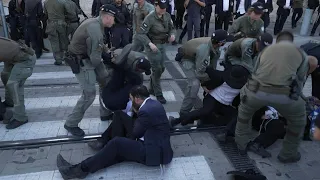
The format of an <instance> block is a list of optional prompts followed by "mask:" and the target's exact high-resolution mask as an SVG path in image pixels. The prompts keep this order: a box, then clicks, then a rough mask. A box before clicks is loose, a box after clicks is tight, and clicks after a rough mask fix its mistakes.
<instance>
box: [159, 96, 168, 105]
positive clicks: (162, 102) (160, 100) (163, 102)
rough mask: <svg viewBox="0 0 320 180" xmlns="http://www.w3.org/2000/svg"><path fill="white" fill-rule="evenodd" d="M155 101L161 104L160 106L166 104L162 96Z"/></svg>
mask: <svg viewBox="0 0 320 180" xmlns="http://www.w3.org/2000/svg"><path fill="white" fill-rule="evenodd" d="M157 100H158V101H159V102H160V103H161V104H166V103H167V100H166V99H165V98H164V97H163V96H157Z"/></svg>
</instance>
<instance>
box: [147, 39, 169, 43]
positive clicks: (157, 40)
mask: <svg viewBox="0 0 320 180" xmlns="http://www.w3.org/2000/svg"><path fill="white" fill-rule="evenodd" d="M151 42H152V43H153V44H165V43H167V40H166V39H153V40H151Z"/></svg>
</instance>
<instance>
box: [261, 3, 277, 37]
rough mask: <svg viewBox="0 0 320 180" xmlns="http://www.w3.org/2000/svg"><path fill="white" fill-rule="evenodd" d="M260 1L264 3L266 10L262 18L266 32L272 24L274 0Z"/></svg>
mask: <svg viewBox="0 0 320 180" xmlns="http://www.w3.org/2000/svg"><path fill="white" fill-rule="evenodd" d="M258 2H260V3H262V4H263V8H264V10H263V14H262V16H261V19H262V20H263V22H264V31H265V32H266V28H267V27H268V26H269V24H270V13H271V12H272V11H273V4H272V0H258Z"/></svg>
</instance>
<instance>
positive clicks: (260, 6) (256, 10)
mask: <svg viewBox="0 0 320 180" xmlns="http://www.w3.org/2000/svg"><path fill="white" fill-rule="evenodd" d="M251 8H252V9H253V11H254V13H256V14H263V10H264V8H263V4H262V3H261V2H255V3H253V4H252V5H251Z"/></svg>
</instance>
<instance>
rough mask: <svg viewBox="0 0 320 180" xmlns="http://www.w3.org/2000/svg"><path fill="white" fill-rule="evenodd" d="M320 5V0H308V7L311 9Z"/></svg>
mask: <svg viewBox="0 0 320 180" xmlns="http://www.w3.org/2000/svg"><path fill="white" fill-rule="evenodd" d="M318 6H319V0H308V8H309V9H317V7H318ZM318 12H319V9H318Z"/></svg>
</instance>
